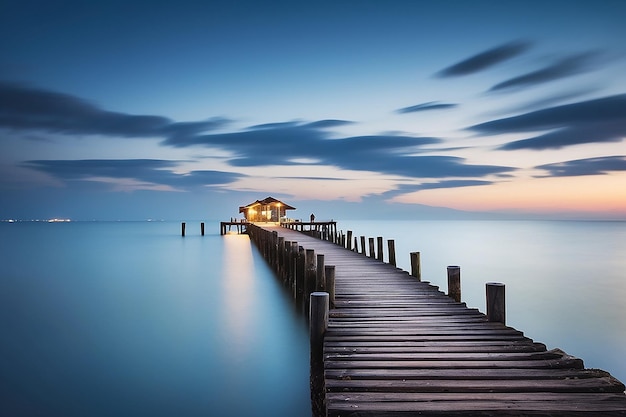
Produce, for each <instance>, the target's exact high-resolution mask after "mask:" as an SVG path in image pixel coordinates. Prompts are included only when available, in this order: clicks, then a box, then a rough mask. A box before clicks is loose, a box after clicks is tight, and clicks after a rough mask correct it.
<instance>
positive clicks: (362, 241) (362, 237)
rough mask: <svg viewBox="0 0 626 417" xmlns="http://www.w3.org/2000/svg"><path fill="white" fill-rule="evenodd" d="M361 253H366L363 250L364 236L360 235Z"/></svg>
mask: <svg viewBox="0 0 626 417" xmlns="http://www.w3.org/2000/svg"><path fill="white" fill-rule="evenodd" d="M361 253H362V254H363V255H365V254H366V252H365V236H361Z"/></svg>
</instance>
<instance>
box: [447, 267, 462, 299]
mask: <svg viewBox="0 0 626 417" xmlns="http://www.w3.org/2000/svg"><path fill="white" fill-rule="evenodd" d="M448 297H450V298H452V299H454V301H456V302H457V303H460V302H461V267H460V266H456V265H451V266H449V267H448Z"/></svg>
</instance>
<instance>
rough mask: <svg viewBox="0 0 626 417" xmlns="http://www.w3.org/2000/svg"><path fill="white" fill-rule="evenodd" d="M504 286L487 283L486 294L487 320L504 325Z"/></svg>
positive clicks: (497, 283)
mask: <svg viewBox="0 0 626 417" xmlns="http://www.w3.org/2000/svg"><path fill="white" fill-rule="evenodd" d="M504 289H505V286H504V284H502V283H500V282H488V283H487V284H486V292H487V319H488V320H489V321H495V322H499V323H502V324H506V303H505V291H504Z"/></svg>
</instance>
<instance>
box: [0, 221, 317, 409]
mask: <svg viewBox="0 0 626 417" xmlns="http://www.w3.org/2000/svg"><path fill="white" fill-rule="evenodd" d="M187 226H188V232H187V233H188V235H187V236H186V237H185V238H182V237H180V223H148V222H143V223H123V222H122V223H80V222H75V223H50V224H48V223H11V224H10V223H0V244H1V250H0V334H1V335H2V342H1V343H0V404H1V406H0V408H1V410H0V415H7V416H22V415H23V416H39V415H40V416H51V415H56V416H65V417H72V416H77V417H78V416H80V417H84V416H133V417H136V416H151V417H153V416H168V417H171V416H181V417H185V416H190V417H191V416H210V415H211V416H242V417H248V416H259V417H261V416H263V417H265V416H285V417H292V416H308V415H310V396H309V368H308V366H309V350H308V349H309V348H308V332H307V327H306V323H305V321H304V319H303V318H302V316H301V315H299V314H297V313H296V312H295V311H294V308H293V305H292V303H291V300H290V299H289V298H288V295H287V294H286V292H285V291H284V290H283V288H282V287H281V285H280V284H279V283H278V282H277V280H276V279H275V278H274V276H273V275H272V273H271V271H270V270H269V269H268V268H267V266H266V265H265V263H264V261H263V260H262V259H261V258H260V255H258V253H257V252H256V249H255V248H254V247H253V246H252V245H251V244H250V241H249V240H248V237H247V236H237V235H229V236H225V237H222V236H219V235H217V234H211V235H207V236H204V237H201V236H199V224H198V225H192V224H188V225H187ZM194 226H196V227H197V229H198V230H197V231H195V230H192V229H194ZM207 226H208V227H207V229H209V230H210V229H211V228H213V229H215V230H216V231H217V230H218V228H219V227H218V225H217V223H216V224H211V223H208V224H207Z"/></svg>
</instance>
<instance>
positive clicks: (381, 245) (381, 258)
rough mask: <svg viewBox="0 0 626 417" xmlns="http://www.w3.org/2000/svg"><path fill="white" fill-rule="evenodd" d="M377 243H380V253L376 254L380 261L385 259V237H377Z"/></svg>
mask: <svg viewBox="0 0 626 417" xmlns="http://www.w3.org/2000/svg"><path fill="white" fill-rule="evenodd" d="M376 240H377V243H378V253H377V254H376V255H377V256H376V259H378V260H379V261H381V262H382V261H383V237H382V236H378V237H377V238H376Z"/></svg>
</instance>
